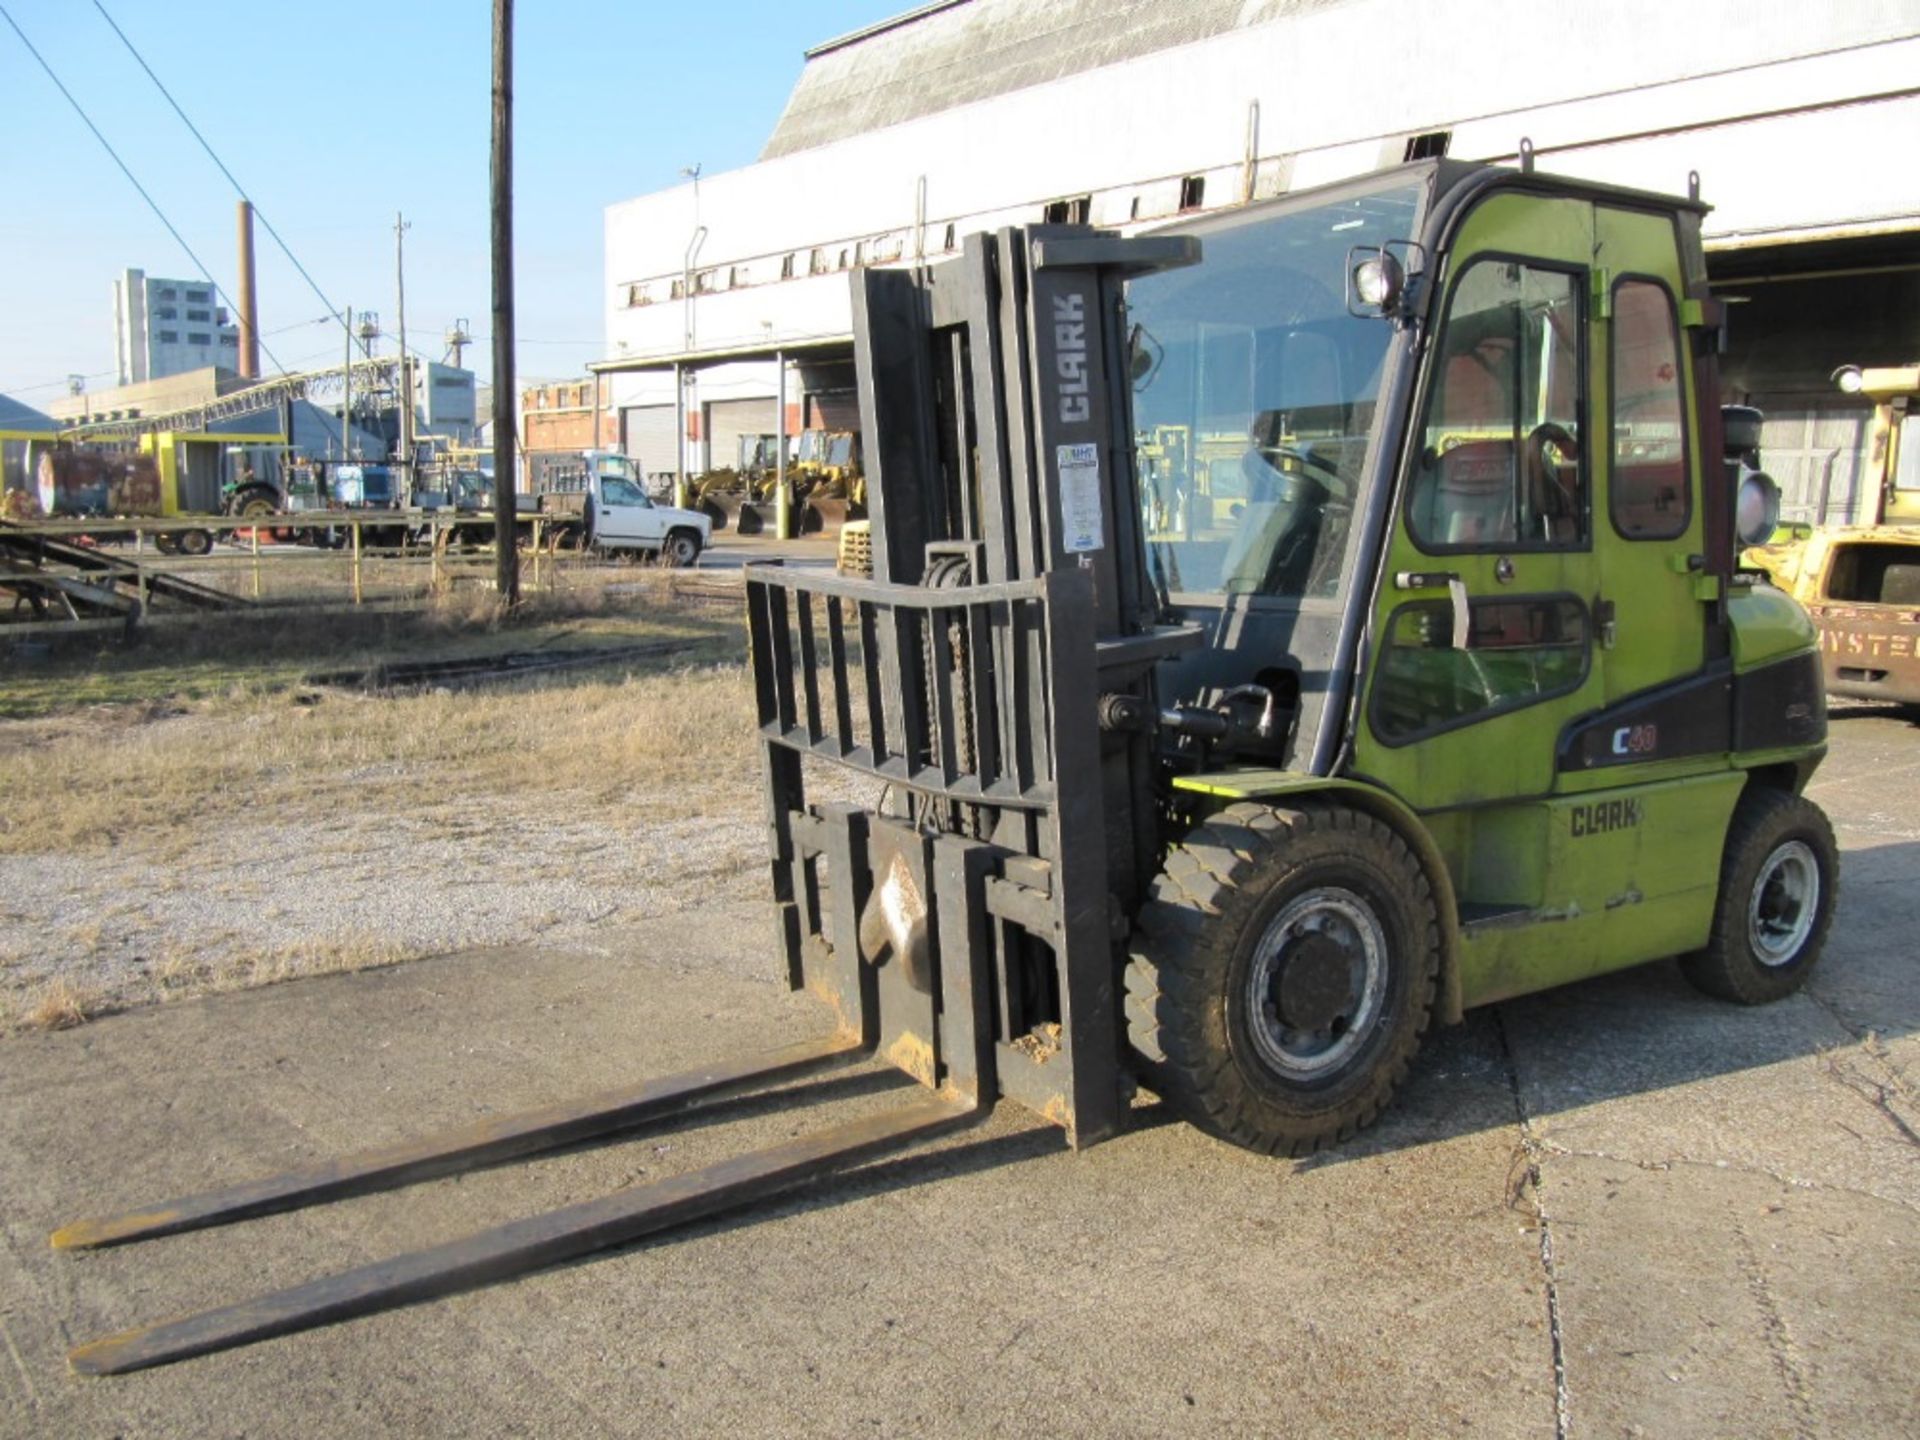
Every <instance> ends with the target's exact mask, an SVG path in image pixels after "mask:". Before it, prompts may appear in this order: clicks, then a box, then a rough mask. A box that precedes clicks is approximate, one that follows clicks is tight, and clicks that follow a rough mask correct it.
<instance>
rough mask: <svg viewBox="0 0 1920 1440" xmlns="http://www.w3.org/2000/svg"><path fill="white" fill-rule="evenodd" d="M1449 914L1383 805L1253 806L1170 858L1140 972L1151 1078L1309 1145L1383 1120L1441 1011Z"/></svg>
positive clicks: (1145, 927)
mask: <svg viewBox="0 0 1920 1440" xmlns="http://www.w3.org/2000/svg"><path fill="white" fill-rule="evenodd" d="M1439 976H1440V921H1439V911H1438V907H1437V906H1436V904H1435V902H1434V898H1433V888H1432V885H1431V884H1430V883H1429V881H1428V879H1427V875H1426V871H1425V870H1424V868H1423V867H1422V866H1421V864H1420V861H1419V860H1418V858H1417V857H1416V856H1415V855H1414V854H1413V852H1412V850H1411V849H1409V848H1408V845H1407V842H1406V841H1405V839H1403V838H1402V837H1401V836H1400V835H1399V834H1397V833H1396V832H1395V831H1394V830H1393V829H1392V828H1391V827H1389V826H1388V825H1386V824H1384V823H1382V822H1381V821H1379V820H1376V819H1375V818H1373V817H1372V816H1371V815H1368V814H1365V813H1363V812H1361V811H1358V810H1354V809H1351V808H1349V807H1347V806H1344V805H1337V804H1332V803H1325V802H1308V803H1302V804H1300V805H1298V806H1293V807H1289V808H1287V809H1269V808H1268V807H1266V806H1264V805H1254V804H1241V805H1234V806H1231V807H1229V808H1228V809H1227V810H1225V811H1222V812H1221V813H1220V814H1219V815H1217V816H1215V817H1214V818H1213V819H1211V820H1209V821H1207V822H1206V823H1205V824H1202V825H1199V826H1196V827H1195V828H1194V829H1193V830H1192V831H1191V832H1189V834H1188V835H1187V836H1186V838H1185V839H1184V840H1182V841H1181V842H1180V844H1178V845H1177V846H1175V847H1174V848H1173V850H1172V851H1171V852H1169V854H1168V856H1167V861H1166V865H1165V868H1164V869H1163V870H1162V871H1161V873H1160V875H1159V877H1158V878H1157V879H1156V880H1155V881H1154V885H1153V891H1152V894H1151V897H1150V898H1149V899H1148V901H1147V903H1146V904H1145V905H1144V906H1143V907H1142V908H1141V911H1140V922H1139V928H1138V929H1137V931H1136V932H1135V935H1134V944H1133V951H1132V954H1131V956H1130V958H1129V964H1128V967H1127V977H1126V979H1127V986H1126V989H1127V997H1126V1009H1127V1034H1128V1039H1129V1041H1130V1042H1131V1045H1132V1048H1133V1051H1134V1054H1135V1056H1136V1058H1137V1061H1138V1063H1139V1066H1140V1068H1141V1070H1142V1072H1143V1076H1144V1078H1145V1080H1146V1083H1147V1084H1148V1085H1149V1087H1151V1088H1152V1089H1154V1090H1156V1091H1158V1092H1159V1094H1160V1095H1161V1097H1162V1098H1164V1099H1165V1100H1166V1101H1167V1102H1168V1103H1169V1104H1171V1105H1172V1106H1173V1107H1174V1108H1175V1109H1176V1110H1178V1111H1179V1112H1181V1113H1182V1114H1183V1115H1185V1116H1186V1117H1187V1118H1188V1119H1189V1120H1191V1121H1193V1122H1194V1123H1195V1124H1196V1125H1199V1126H1200V1127H1201V1128H1202V1129H1205V1130H1207V1131H1209V1132H1210V1133H1212V1134H1214V1135H1217V1136H1219V1137H1221V1138H1222V1139H1225V1140H1230V1141H1232V1142H1233V1143H1234V1144H1236V1145H1242V1146H1245V1147H1246V1148H1248V1149H1252V1150H1259V1151H1264V1152H1265V1153H1267V1154H1272V1155H1304V1154H1308V1153H1310V1152H1312V1151H1314V1150H1318V1149H1320V1148H1321V1147H1322V1146H1325V1145H1330V1144H1335V1143H1337V1142H1339V1141H1342V1140H1345V1139H1347V1138H1348V1137H1349V1136H1351V1135H1352V1134H1353V1133H1354V1132H1355V1131H1357V1130H1358V1129H1360V1127H1361V1126H1363V1125H1366V1124H1369V1123H1370V1122H1371V1121H1372V1120H1373V1119H1374V1118H1375V1117H1376V1116H1377V1115H1378V1114H1379V1113H1380V1111H1381V1109H1382V1108H1383V1107H1384V1106H1385V1105H1386V1103H1387V1101H1388V1100H1389V1099H1390V1098H1391V1097H1392V1095H1393V1092H1394V1090H1395V1088H1396V1087H1397V1086H1398V1085H1399V1083H1400V1081H1401V1080H1402V1079H1403V1078H1404V1077H1405V1075H1406V1072H1407V1067H1408V1065H1409V1064H1410V1063H1411V1062H1412V1060H1413V1056H1414V1052H1415V1051H1416V1050H1418V1048H1419V1045H1420V1037H1421V1036H1422V1034H1424V1033H1425V1031H1426V1028H1427V1024H1428V1021H1429V1018H1430V1016H1431V1014H1432V1010H1433V1000H1434V994H1435V991H1436V989H1437V987H1438V984H1439Z"/></svg>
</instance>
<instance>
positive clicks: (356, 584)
mask: <svg viewBox="0 0 1920 1440" xmlns="http://www.w3.org/2000/svg"><path fill="white" fill-rule="evenodd" d="M360 529H361V526H360V522H359V521H358V520H355V521H354V522H353V603H354V604H356V605H358V604H359V603H360V598H361V590H360Z"/></svg>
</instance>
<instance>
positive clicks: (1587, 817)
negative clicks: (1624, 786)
mask: <svg viewBox="0 0 1920 1440" xmlns="http://www.w3.org/2000/svg"><path fill="white" fill-rule="evenodd" d="M1643 813H1644V812H1643V810H1642V808H1641V804H1640V802H1639V801H1638V800H1596V801H1594V803H1593V804H1591V805H1576V806H1574V807H1573V809H1572V810H1571V811H1570V812H1569V815H1570V818H1571V821H1572V828H1573V838H1574V839H1576V840H1578V839H1579V838H1580V837H1581V836H1583V835H1605V834H1606V833H1607V832H1608V831H1610V830H1631V829H1633V828H1634V827H1635V826H1637V825H1638V824H1639V823H1640V818H1641V815H1642V814H1643Z"/></svg>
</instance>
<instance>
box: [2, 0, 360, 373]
mask: <svg viewBox="0 0 1920 1440" xmlns="http://www.w3.org/2000/svg"><path fill="white" fill-rule="evenodd" d="M93 8H94V9H96V10H98V11H99V12H100V18H101V19H102V20H104V21H106V22H107V24H108V26H109V27H110V28H111V29H112V30H113V33H114V34H115V35H118V36H119V37H120V43H121V44H122V45H124V46H126V47H127V53H128V54H129V55H131V56H133V58H134V60H135V62H136V63H138V65H139V66H140V68H141V69H142V70H144V71H146V72H147V78H148V79H149V80H151V81H153V84H154V88H155V89H157V90H158V91H159V92H160V93H161V95H163V96H165V97H166V101H167V104H169V105H171V106H172V107H173V113H174V114H176V115H178V116H179V117H180V123H181V124H182V125H185V126H186V127H187V129H188V130H189V131H190V132H191V133H192V135H193V138H194V139H196V140H198V141H199V142H200V148H201V149H202V150H204V151H206V152H207V158H208V159H209V160H211V161H213V163H214V164H215V165H216V166H218V167H219V169H220V173H221V174H222V175H224V176H226V177H227V183H228V184H229V185H231V186H233V189H234V193H235V194H237V195H239V197H240V198H241V199H242V200H244V201H246V202H247V203H248V204H249V205H253V214H254V218H255V219H257V220H258V221H259V222H260V224H261V225H262V226H263V227H264V228H265V229H266V232H267V234H269V235H271V236H272V237H273V243H274V244H276V245H278V246H279V247H280V253H281V254H283V255H285V256H286V257H287V260H288V261H289V262H290V263H291V264H292V266H293V268H294V269H295V270H297V271H299V272H300V278H301V279H302V280H304V281H306V282H307V287H308V288H309V289H310V290H312V291H313V293H314V294H315V295H317V296H319V297H320V303H321V304H322V305H324V306H326V307H327V314H328V315H329V316H330V317H331V318H333V319H336V320H339V321H340V324H341V325H342V326H343V327H345V329H346V330H347V332H348V333H349V334H351V333H352V332H353V322H352V319H351V317H345V318H343V317H342V316H341V315H340V313H339V312H340V307H339V306H337V305H335V304H334V303H333V301H331V300H329V299H328V298H327V293H326V291H324V290H322V289H321V288H320V284H319V282H318V281H317V280H315V279H314V278H313V276H311V275H309V274H308V273H307V267H306V266H304V265H302V264H301V263H300V260H299V257H298V256H296V255H295V254H294V253H293V247H292V246H290V245H288V244H287V242H286V241H285V240H283V239H282V238H281V236H280V232H279V231H278V230H276V229H274V228H273V222H272V221H271V220H269V219H268V218H267V217H266V215H265V214H264V213H263V212H262V211H261V209H260V207H259V206H258V205H254V202H253V197H252V196H251V195H249V194H247V190H246V187H245V186H244V185H242V184H241V183H240V182H239V181H238V180H236V179H235V178H234V175H233V172H232V171H231V170H229V169H228V168H227V165H226V162H225V161H224V160H222V159H221V158H220V157H219V156H218V155H217V154H215V153H214V149H213V146H212V145H210V144H208V143H207V137H206V136H204V135H202V134H201V133H200V127H199V126H197V125H195V124H194V123H193V121H191V120H190V119H188V118H187V112H186V111H184V110H182V109H181V108H180V102H179V101H178V100H176V99H174V98H173V92H172V91H171V90H169V89H167V87H166V86H165V85H163V84H162V83H161V82H160V77H159V76H158V75H156V74H154V73H153V67H152V66H151V65H149V64H147V62H146V58H145V57H144V56H143V55H141V53H140V52H139V51H138V50H137V49H135V48H134V44H133V41H131V40H129V39H128V38H127V32H126V31H124V30H122V29H121V28H120V27H119V25H118V24H116V23H115V22H114V18H113V16H111V15H109V14H108V13H107V7H106V6H105V5H102V4H101V3H100V0H93ZM14 28H15V29H16V30H17V29H19V27H18V26H15V27H14ZM43 63H44V62H43ZM274 363H275V364H276V365H277V364H279V363H280V362H279V361H277V360H276V361H275V362H274Z"/></svg>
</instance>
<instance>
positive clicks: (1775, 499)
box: [1733, 465, 1780, 545]
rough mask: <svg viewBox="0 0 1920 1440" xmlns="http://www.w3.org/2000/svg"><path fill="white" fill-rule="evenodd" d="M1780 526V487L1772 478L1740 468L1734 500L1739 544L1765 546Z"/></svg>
mask: <svg viewBox="0 0 1920 1440" xmlns="http://www.w3.org/2000/svg"><path fill="white" fill-rule="evenodd" d="M1779 523H1780V487H1779V486H1778V485H1776V484H1774V483H1773V477H1772V476H1770V475H1766V474H1763V473H1762V472H1760V471H1758V470H1749V469H1747V468H1746V467H1745V466H1744V465H1743V466H1741V467H1740V490H1739V493H1738V494H1737V495H1736V496H1735V497H1734V505H1733V530H1734V534H1735V535H1737V536H1739V538H1740V543H1741V544H1742V545H1764V544H1766V543H1767V541H1768V540H1770V539H1772V538H1773V531H1774V527H1775V526H1776V525H1778V524H1779Z"/></svg>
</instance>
